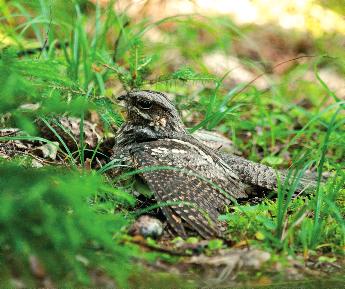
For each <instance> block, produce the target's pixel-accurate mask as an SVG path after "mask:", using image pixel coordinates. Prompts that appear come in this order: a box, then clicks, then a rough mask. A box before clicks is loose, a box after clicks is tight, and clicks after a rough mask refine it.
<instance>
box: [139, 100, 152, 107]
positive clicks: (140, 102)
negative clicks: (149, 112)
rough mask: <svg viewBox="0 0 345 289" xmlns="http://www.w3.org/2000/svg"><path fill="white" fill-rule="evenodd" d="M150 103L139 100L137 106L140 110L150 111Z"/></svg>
mask: <svg viewBox="0 0 345 289" xmlns="http://www.w3.org/2000/svg"><path fill="white" fill-rule="evenodd" d="M152 104H153V103H152V102H151V101H149V100H144V99H139V100H138V101H137V105H138V106H139V107H140V108H142V109H150V108H151V107H152Z"/></svg>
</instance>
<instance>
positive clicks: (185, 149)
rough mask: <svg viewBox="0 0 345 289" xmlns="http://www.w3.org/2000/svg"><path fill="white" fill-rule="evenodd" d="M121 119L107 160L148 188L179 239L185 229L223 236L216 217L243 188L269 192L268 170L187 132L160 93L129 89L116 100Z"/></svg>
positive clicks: (241, 194)
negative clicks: (120, 165)
mask: <svg viewBox="0 0 345 289" xmlns="http://www.w3.org/2000/svg"><path fill="white" fill-rule="evenodd" d="M118 101H120V102H122V103H123V104H124V107H125V110H126V114H127V116H126V120H125V122H124V123H123V125H122V126H121V127H120V129H119V131H118V133H117V136H116V139H115V146H114V150H113V151H114V152H113V157H112V158H113V159H122V160H124V161H125V162H126V163H127V164H128V165H129V166H130V167H132V168H133V169H134V170H136V171H137V172H138V174H139V177H140V178H141V179H142V180H143V181H144V182H145V183H146V184H147V185H148V186H149V188H150V190H151V191H152V192H153V195H154V198H155V200H156V201H157V203H158V204H159V206H160V209H161V211H162V212H163V214H164V216H165V217H166V219H167V222H168V224H169V225H170V227H171V229H172V230H173V231H174V233H176V234H177V235H179V236H181V237H182V238H187V237H188V233H187V232H189V231H190V230H191V231H193V232H195V233H196V234H198V235H199V236H201V237H202V238H205V239H210V238H214V237H219V238H222V237H224V235H225V233H226V227H225V226H224V223H222V222H221V221H219V216H220V214H221V213H222V212H224V209H225V208H226V206H228V205H229V204H231V202H234V201H235V200H236V199H242V198H247V197H248V194H247V192H248V186H251V185H252V186H253V185H254V186H262V187H265V188H268V189H273V188H274V187H276V186H277V178H276V177H275V174H274V175H272V173H274V170H273V169H272V168H270V167H267V166H264V165H261V164H256V163H254V162H251V161H248V160H245V159H243V158H240V157H237V156H231V155H230V156H229V155H227V156H225V155H223V154H222V153H220V152H219V151H217V150H215V149H212V148H210V147H208V146H207V145H205V144H204V143H202V142H201V141H200V140H198V139H197V138H195V137H194V136H193V135H191V134H189V133H188V130H187V128H186V126H185V125H184V123H183V122H182V119H181V117H180V114H179V112H178V111H177V109H176V107H175V105H174V104H173V103H172V101H170V100H169V98H168V96H167V95H166V94H164V93H162V92H158V91H151V90H141V91H130V92H127V93H125V94H122V95H121V96H119V97H118Z"/></svg>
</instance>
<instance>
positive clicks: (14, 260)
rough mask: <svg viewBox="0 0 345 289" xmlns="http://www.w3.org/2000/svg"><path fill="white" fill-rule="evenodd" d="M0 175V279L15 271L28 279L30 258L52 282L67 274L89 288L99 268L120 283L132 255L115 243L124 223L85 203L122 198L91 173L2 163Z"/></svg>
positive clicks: (124, 200)
mask: <svg viewBox="0 0 345 289" xmlns="http://www.w3.org/2000/svg"><path fill="white" fill-rule="evenodd" d="M0 175H1V178H0V186H1V188H2V189H1V192H0V195H1V200H2V202H1V213H0V228H1V232H2V234H1V237H0V248H1V253H0V258H1V264H2V269H1V272H2V277H1V280H3V281H4V280H6V278H9V274H10V271H11V270H14V269H15V270H16V272H17V273H19V274H20V275H22V276H25V275H27V273H28V272H27V271H28V270H29V268H30V266H28V261H29V258H30V257H32V256H35V257H37V258H38V260H39V261H40V262H41V263H42V266H43V267H44V268H45V270H46V274H48V275H49V276H52V277H53V278H54V280H56V281H58V280H60V279H61V278H62V277H64V276H66V274H67V275H68V276H69V277H68V278H67V279H68V280H65V281H68V282H71V284H75V285H76V284H88V283H89V282H90V280H89V276H88V274H87V271H88V270H90V269H96V268H97V267H102V268H103V269H104V270H105V272H106V273H107V274H109V275H110V276H113V277H115V278H116V279H117V281H118V282H122V284H124V283H123V282H124V281H125V280H126V275H127V274H128V273H129V269H130V268H129V267H128V266H127V265H126V264H127V260H128V258H129V257H130V256H131V255H132V253H133V252H131V250H132V249H133V248H128V247H126V246H124V245H120V244H119V241H120V237H121V234H120V232H121V229H122V227H123V226H124V225H125V224H126V221H125V219H124V218H123V216H121V215H120V214H114V215H109V214H108V215H105V214H104V215H99V214H96V213H95V212H94V210H93V209H92V208H90V206H89V205H88V204H87V200H91V199H92V198H93V197H94V196H95V195H96V194H98V195H100V194H104V193H108V194H114V197H116V199H117V202H119V203H123V202H125V203H127V199H124V198H123V195H122V194H118V192H117V190H115V189H113V188H111V187H109V186H107V185H105V183H104V181H103V180H102V178H101V177H99V176H98V175H96V174H92V173H91V174H86V173H80V172H77V171H73V170H70V171H67V172H63V171H61V170H59V169H30V168H27V169H25V170H23V169H22V168H21V167H19V166H17V165H15V164H9V163H2V165H1V167H0ZM64 278H65V277H64ZM25 281H28V282H30V279H28V280H25ZM64 285H65V284H64Z"/></svg>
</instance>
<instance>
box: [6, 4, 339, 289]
mask: <svg viewBox="0 0 345 289" xmlns="http://www.w3.org/2000/svg"><path fill="white" fill-rule="evenodd" d="M93 2H95V1H93ZM102 2H104V1H102ZM115 2H116V1H109V2H108V4H106V5H105V6H104V7H101V6H100V5H98V4H93V3H91V2H90V1H62V0H56V1H55V0H54V1H51V0H41V1H26V0H25V1H23V0H15V1H7V2H6V3H5V2H4V1H0V12H1V14H2V15H4V16H5V18H1V21H2V22H1V24H0V38H1V39H5V40H6V41H5V42H4V43H5V44H3V43H1V44H0V46H1V49H2V50H1V54H0V91H1V102H0V117H1V118H0V120H1V126H2V127H9V126H11V127H12V126H13V127H19V128H22V129H23V130H25V131H26V132H27V133H28V134H29V135H25V136H21V137H16V138H15V137H12V138H11V137H8V138H2V139H1V140H0V141H5V140H9V139H21V140H31V141H34V140H35V141H41V142H48V143H49V141H47V140H44V139H42V138H40V137H38V136H33V135H34V134H36V133H37V131H36V129H35V124H34V120H35V119H36V118H38V117H40V118H42V119H49V118H50V117H51V116H54V115H61V114H69V115H74V116H77V117H79V118H81V119H82V120H83V119H84V117H85V116H86V115H87V113H88V111H89V110H90V109H93V110H96V111H97V112H98V114H99V116H100V118H101V120H102V123H103V126H104V127H105V130H111V129H112V128H113V127H114V126H119V125H120V124H121V123H122V117H121V115H120V113H119V112H118V111H117V106H116V100H115V99H114V96H113V91H114V90H115V91H116V93H117V92H118V91H120V90H121V89H122V88H124V89H125V90H132V89H141V88H152V86H154V87H158V88H162V89H164V90H166V91H171V92H173V93H174V95H176V103H177V105H178V106H179V108H181V110H183V116H184V117H185V120H186V121H187V122H188V124H189V125H190V126H191V127H192V129H191V132H194V131H196V130H197V129H199V128H206V129H217V130H218V131H220V132H222V133H224V135H227V136H230V137H231V138H232V141H233V143H234V146H235V147H237V148H238V150H239V151H242V152H243V154H244V156H246V157H248V158H249V159H251V160H255V161H261V162H263V163H267V164H270V165H272V166H275V167H286V166H287V165H288V164H290V163H296V162H295V160H296V159H301V160H302V161H301V163H302V164H301V165H300V166H297V168H299V169H300V170H301V171H304V170H306V169H312V170H313V169H314V170H315V168H316V171H317V172H318V181H319V186H318V188H317V190H316V191H315V192H311V193H310V194H309V195H307V196H306V195H304V194H302V195H300V196H297V197H296V196H294V195H293V187H294V186H297V184H298V182H299V181H300V178H301V171H298V170H293V169H292V170H291V171H290V174H289V181H286V182H284V183H282V184H280V187H279V188H278V190H277V198H276V199H274V198H273V199H272V200H265V201H264V202H262V203H261V204H259V205H256V206H249V205H234V207H232V208H230V209H231V213H228V214H227V215H225V216H224V217H223V218H224V219H225V220H227V221H228V225H229V232H230V235H231V236H232V238H233V240H235V241H238V242H242V241H244V240H246V241H248V240H249V243H251V244H256V245H258V246H262V247H264V248H265V249H266V250H273V251H275V252H278V251H283V252H288V253H291V254H295V253H303V254H304V255H305V256H307V255H308V254H309V253H310V252H314V251H318V252H321V253H324V252H326V253H329V252H333V253H342V250H343V248H344V244H345V224H344V217H345V213H344V212H345V192H344V189H343V184H344V181H345V179H344V178H345V177H344V171H343V166H344V162H343V157H344V147H345V142H344V140H345V134H344V130H343V125H344V118H343V109H344V101H342V99H341V97H340V96H339V95H337V94H336V93H335V92H334V91H332V89H330V88H329V86H328V84H327V82H326V81H325V80H323V78H322V76H321V75H322V74H321V73H320V71H319V70H321V69H322V68H323V67H331V68H335V69H336V70H337V71H340V72H344V71H345V62H344V59H343V56H344V54H343V50H342V49H341V48H340V47H339V45H336V43H337V42H336V40H334V39H333V38H334V36H333V35H331V36H330V38H327V39H318V40H317V43H316V42H315V43H314V44H315V46H317V47H316V48H315V49H318V50H317V52H316V53H315V54H320V55H325V53H333V54H334V55H333V56H334V57H335V58H334V59H333V60H332V59H331V58H329V57H325V56H321V57H319V58H317V59H316V60H314V59H310V62H309V60H308V62H306V63H304V64H300V65H295V66H293V67H292V68H291V69H289V70H287V71H286V72H285V73H284V74H283V75H280V78H279V80H278V81H273V79H269V81H268V82H269V86H268V87H267V88H265V89H264V90H259V89H257V88H256V87H251V86H249V87H248V88H246V89H244V90H243V88H244V87H245V85H246V84H245V83H237V84H236V85H235V86H234V85H233V84H232V82H231V81H228V80H229V78H230V77H231V76H232V75H233V74H236V73H237V71H236V69H234V71H228V72H227V71H224V72H223V76H222V77H217V76H214V75H213V74H212V72H210V71H211V69H210V68H209V67H206V65H205V64H204V60H203V59H204V56H207V55H210V54H212V53H218V52H221V53H225V54H226V55H228V54H231V55H237V56H238V58H239V59H240V60H241V63H243V66H244V67H245V68H246V69H248V70H249V71H252V72H253V71H259V72H261V71H262V70H263V69H264V68H265V65H264V63H261V56H260V55H259V54H260V53H259V52H257V51H256V50H255V49H256V46H255V45H253V43H252V41H251V40H250V39H248V38H247V35H246V32H247V31H250V29H253V28H250V27H245V28H241V29H239V28H238V27H236V25H234V23H233V22H232V21H231V20H229V19H228V17H214V18H206V17H200V16H183V15H180V16H174V17H167V18H164V19H161V20H158V21H156V22H153V23H152V22H150V21H149V20H148V19H131V18H130V17H129V16H128V15H127V14H126V11H123V12H121V13H119V12H117V11H116V10H114V9H113V5H114V3H115ZM321 2H322V1H321ZM333 2H334V1H333ZM332 6H333V5H332ZM1 17H2V16H1ZM164 24H169V25H167V26H166V27H161V26H163V25H164ZM153 29H155V30H157V31H158V32H159V33H160V34H162V35H163V36H164V37H163V38H162V39H161V40H158V41H151V40H149V38H148V37H147V35H146V34H147V33H148V32H149V31H150V30H153ZM254 29H258V28H254ZM260 29H261V27H260ZM157 31H156V32H157ZM159 33H158V34H159ZM166 39H169V41H168V43H166ZM242 40H245V47H248V48H249V49H254V55H256V53H257V54H258V55H259V56H260V57H259V58H258V59H259V61H260V62H259V61H257V59H256V57H254V59H255V62H254V60H253V61H251V60H250V59H246V58H245V56H244V57H242V56H241V53H242V51H238V50H236V47H235V45H234V44H235V42H236V41H242ZM186 43H193V45H186ZM242 45H243V43H242ZM5 46H6V49H3V48H4V47H5ZM8 46H9V47H8ZM37 48H40V49H37ZM35 49H36V50H35ZM171 56H173V57H171ZM172 58H173V59H172ZM175 58H176V59H175ZM175 60H176V61H175ZM176 63H178V65H176ZM181 63H183V65H181ZM178 67H179V68H178ZM308 71H312V72H313V73H314V76H315V81H310V80H309V79H307V78H306V77H305V76H306V74H307V72H308ZM268 78H269V77H268ZM229 83H230V84H229ZM196 84H202V85H201V86H200V85H199V86H198V85H196ZM303 101H307V104H306V105H305V104H303V103H302V102H303ZM80 128H81V133H80V137H79V140H76V141H79V147H78V151H77V152H71V151H69V150H68V148H67V149H66V146H67V145H66V144H64V143H63V140H60V147H61V148H64V151H63V155H64V156H66V159H68V160H69V163H70V167H69V168H67V169H66V168H63V169H59V168H55V169H53V168H47V169H31V168H27V166H29V165H30V163H31V160H26V161H25V162H23V163H22V164H21V166H19V165H16V164H13V163H7V162H6V161H2V162H1V163H0V187H1V188H2V189H1V190H0V197H1V209H0V229H1V232H2V234H1V236H0V248H1V249H0V260H1V272H2V273H1V276H0V280H2V281H3V282H5V281H6V280H7V281H8V280H9V279H11V277H13V276H12V273H13V271H15V272H16V273H18V275H20V277H21V278H23V279H24V280H25V283H26V285H30V286H32V287H35V285H36V284H35V282H34V279H33V278H32V275H31V274H30V272H29V271H30V264H29V260H30V257H32V256H34V257H36V258H37V259H38V260H39V261H40V263H42V265H43V267H44V268H45V271H46V272H47V275H49V276H52V278H53V279H54V280H55V281H56V282H58V280H61V286H67V285H70V286H71V287H73V286H77V285H85V284H90V283H88V282H89V272H90V270H91V271H92V270H93V269H100V270H102V271H104V272H105V274H107V275H108V276H111V277H112V278H113V279H114V280H116V285H118V284H119V285H125V284H126V280H127V281H128V274H129V272H130V270H131V268H132V267H131V264H133V262H132V261H131V259H130V257H131V256H133V254H132V252H130V250H132V249H133V248H132V246H130V245H128V243H125V244H120V241H121V240H122V241H123V235H124V234H125V233H124V232H122V230H123V228H124V227H126V226H127V225H129V222H130V220H129V219H126V218H125V216H127V217H128V215H131V214H130V213H129V212H127V209H128V204H133V202H134V200H133V198H132V197H130V196H129V195H128V194H126V193H125V192H123V191H122V190H121V189H119V188H112V187H109V186H108V185H107V182H106V181H105V180H104V179H103V178H102V177H101V174H102V173H104V172H106V171H108V170H110V169H112V168H114V167H116V166H118V165H119V164H118V163H117V160H113V161H112V162H109V163H108V164H106V165H104V166H103V167H101V168H100V169H99V170H98V171H97V173H95V172H94V171H91V172H89V173H86V172H85V170H84V169H83V168H79V167H78V166H79V165H80V166H81V167H83V166H84V159H85V154H84V140H83V121H82V122H81V125H80ZM52 131H53V133H54V129H52ZM55 133H56V134H57V132H56V131H55ZM0 145H1V144H0ZM96 151H97V149H95V151H94V152H93V157H94V156H95V153H96ZM295 168H296V165H295ZM78 169H80V171H79V170H78ZM326 170H327V171H334V172H335V175H334V176H332V177H331V178H330V179H329V180H328V181H327V183H326V184H325V185H323V184H321V182H320V181H321V175H322V173H323V172H324V171H326ZM139 191H143V189H141V190H139ZM146 193H147V194H148V195H150V194H149V192H146ZM150 193H151V192H150ZM155 207H157V206H152V207H151V208H147V209H142V210H141V211H139V213H140V212H146V211H149V210H151V209H152V208H155ZM136 213H138V212H136ZM134 215H135V213H134ZM197 241H198V240H197V239H195V238H190V239H189V240H188V242H191V243H195V242H197ZM155 245H157V244H155ZM224 246H226V245H224V244H223V242H222V241H220V240H211V241H210V242H209V244H208V247H209V250H210V251H212V250H218V249H220V248H222V247H224ZM157 255H158V256H160V257H161V258H163V259H164V258H165V259H166V260H169V261H171V258H168V257H167V256H165V255H162V254H158V253H157ZM141 256H143V255H142V254H140V253H139V252H135V257H137V258H140V257H141ZM321 260H322V259H321ZM137 269H138V268H136V271H135V272H134V273H135V274H134V275H136V274H137V275H139V276H137V280H139V281H138V284H136V282H137V281H135V282H134V284H135V285H137V286H134V287H140V286H145V284H152V281H151V280H147V279H149V278H151V276H150V275H149V274H146V275H145V274H144V275H145V276H144V278H143V276H141V275H140V271H138V270H137ZM157 276H158V277H157V278H158V279H159V278H167V280H168V278H170V279H171V280H173V277H167V274H165V275H164V274H158V273H157ZM143 280H144V281H143ZM164 280H165V279H164ZM173 281H174V280H173ZM175 281H176V280H175ZM153 283H154V282H153ZM157 284H160V285H159V286H158V288H161V287H164V286H166V285H167V284H166V283H164V282H160V283H157ZM6 285H8V286H7V287H10V286H12V284H10V283H8V284H6ZM56 285H59V284H58V283H56ZM183 285H185V284H183ZM176 287H180V286H176Z"/></svg>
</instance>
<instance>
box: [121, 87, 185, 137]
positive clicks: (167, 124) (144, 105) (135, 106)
mask: <svg viewBox="0 0 345 289" xmlns="http://www.w3.org/2000/svg"><path fill="white" fill-rule="evenodd" d="M118 100H119V101H121V102H123V103H124V107H125V109H126V113H127V118H126V123H125V129H127V131H129V130H131V134H133V133H134V134H135V133H137V135H138V136H139V134H141V135H142V139H143V141H145V137H147V138H149V139H159V138H165V137H169V136H171V135H174V134H177V133H185V132H186V131H185V126H184V125H183V123H182V120H181V118H180V115H179V113H178V111H177V110H176V108H175V106H174V105H173V103H172V102H171V101H170V100H169V99H168V97H167V96H166V95H165V94H163V93H161V92H156V91H149V90H143V91H132V92H128V93H126V94H123V95H121V96H120V97H118ZM145 135H146V136H145Z"/></svg>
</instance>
